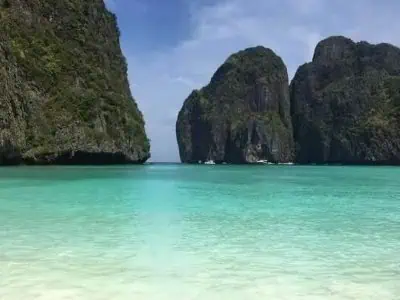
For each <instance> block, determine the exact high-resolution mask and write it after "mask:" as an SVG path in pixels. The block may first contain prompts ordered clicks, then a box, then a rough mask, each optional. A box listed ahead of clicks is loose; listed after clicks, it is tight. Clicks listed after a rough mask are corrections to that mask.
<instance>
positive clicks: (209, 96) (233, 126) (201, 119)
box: [176, 47, 293, 164]
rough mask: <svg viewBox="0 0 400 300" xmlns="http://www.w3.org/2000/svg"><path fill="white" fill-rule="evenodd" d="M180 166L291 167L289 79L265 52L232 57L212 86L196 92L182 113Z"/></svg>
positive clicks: (277, 61) (178, 131) (280, 63)
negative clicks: (260, 164) (264, 163)
mask: <svg viewBox="0 0 400 300" xmlns="http://www.w3.org/2000/svg"><path fill="white" fill-rule="evenodd" d="M176 134H177V139H178V145H179V152H180V157H181V160H182V162H185V163H198V162H206V161H214V162H216V163H222V162H226V163H238V164H241V163H256V162H258V161H261V160H263V161H264V160H265V161H270V162H290V161H292V159H293V139H292V137H293V134H292V123H291V119H290V99H289V86H288V74H287V70H286V66H285V64H284V63H283V61H282V59H281V58H280V57H279V56H277V55H276V54H275V53H274V52H273V51H272V50H270V49H267V48H264V47H255V48H249V49H246V50H243V51H240V52H238V53H236V54H233V55H232V56H230V57H229V58H228V59H227V60H226V61H225V63H224V64H223V65H222V66H220V67H219V68H218V70H217V71H216V73H215V74H214V75H213V77H212V79H211V81H210V83H209V84H208V85H207V86H206V87H204V88H202V89H201V90H195V91H193V92H192V93H191V95H190V96H189V97H188V99H186V101H185V103H184V105H183V107H182V109H181V111H180V112H179V116H178V120H177V124H176Z"/></svg>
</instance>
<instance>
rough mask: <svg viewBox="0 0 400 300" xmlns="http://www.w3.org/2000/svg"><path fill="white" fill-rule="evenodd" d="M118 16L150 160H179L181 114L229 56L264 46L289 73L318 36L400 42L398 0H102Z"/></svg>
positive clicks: (306, 55) (309, 53)
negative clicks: (177, 128)
mask: <svg viewBox="0 0 400 300" xmlns="http://www.w3.org/2000/svg"><path fill="white" fill-rule="evenodd" d="M105 2H106V5H107V7H108V8H109V9H110V10H111V11H113V12H114V13H115V14H116V16H117V19H118V25H119V28H120V30H121V45H122V50H123V52H124V55H125V57H126V58H127V62H128V69H129V81H130V85H131V89H132V94H133V96H134V98H135V100H136V101H137V103H138V105H139V108H140V110H141V111H142V113H143V115H144V118H145V121H146V131H147V134H148V136H149V138H150V140H151V154H152V159H151V160H152V161H158V162H160V161H162V162H168V161H172V162H174V161H179V154H178V147H177V143H176V136H175V123H176V118H177V114H178V112H179V110H180V108H181V107H182V104H183V102H184V100H185V99H186V98H187V96H188V95H189V94H190V92H191V91H192V90H193V89H200V88H201V87H203V86H204V85H206V84H207V83H208V82H209V80H210V78H211V76H212V74H213V73H214V72H215V71H216V69H217V68H218V66H219V65H221V64H222V63H223V62H224V61H225V60H226V59H227V58H228V56H229V55H231V54H232V53H234V52H237V51H239V50H242V49H245V48H248V47H253V46H257V45H262V46H265V47H268V48H271V49H272V50H274V51H275V52H276V53H277V54H278V55H279V56H281V57H282V59H283V60H284V62H285V63H286V66H287V68H288V72H289V79H291V78H292V77H293V75H294V73H295V72H296V69H297V68H298V66H300V65H301V64H303V63H305V62H307V61H310V60H311V58H312V54H313V51H314V48H315V46H316V44H317V43H318V41H320V40H321V39H324V38H326V37H328V36H331V35H345V36H347V37H350V38H352V39H353V40H355V41H360V40H366V41H369V42H371V43H379V42H388V43H392V44H395V45H397V46H400V18H399V17H398V15H399V12H400V1H399V0H379V1H378V0H105Z"/></svg>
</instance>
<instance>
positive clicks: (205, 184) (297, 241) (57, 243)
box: [0, 165, 400, 300]
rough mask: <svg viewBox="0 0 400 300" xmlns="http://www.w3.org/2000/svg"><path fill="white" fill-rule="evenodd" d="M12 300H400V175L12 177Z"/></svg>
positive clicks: (6, 252)
mask: <svg viewBox="0 0 400 300" xmlns="http://www.w3.org/2000/svg"><path fill="white" fill-rule="evenodd" d="M0 299H1V300H4V299H18V300H19V299H52V300H58V299H107V300H108V299H135V300H136V299H139V300H140V299H157V300H158V299H160V300H162V299H165V300H172V299H185V300H186V299H207V300H208V299H210V300H212V299H374V300H375V299H385V300H388V299H400V168H386V167H300V166H279V167H275V166H259V167H258V166H255V167H250V166H243V167H235V166H180V165H146V166H135V167H107V168H105V167H104V168H103V167H98V168H97V167H50V168H35V167H34V168H3V169H0Z"/></svg>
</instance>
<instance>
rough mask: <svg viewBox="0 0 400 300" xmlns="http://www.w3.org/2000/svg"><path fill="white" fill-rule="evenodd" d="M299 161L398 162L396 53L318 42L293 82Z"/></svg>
mask: <svg viewBox="0 0 400 300" xmlns="http://www.w3.org/2000/svg"><path fill="white" fill-rule="evenodd" d="M290 89H291V92H290V93H291V110H292V111H291V115H292V121H293V130H294V139H295V141H296V161H297V162H299V163H345V164H400V49H399V48H396V47H394V46H392V45H389V44H378V45H371V44H369V43H366V42H360V43H355V42H353V41H352V40H350V39H348V38H345V37H340V36H337V37H330V38H328V39H325V40H323V41H321V42H320V43H319V44H318V45H317V47H316V49H315V53H314V57H313V60H312V62H311V63H307V64H305V65H303V66H301V67H300V68H299V69H298V71H297V73H296V75H295V77H294V79H293V81H292V83H291V87H290Z"/></svg>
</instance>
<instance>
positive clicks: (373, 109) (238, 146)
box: [176, 36, 400, 165]
mask: <svg viewBox="0 0 400 300" xmlns="http://www.w3.org/2000/svg"><path fill="white" fill-rule="evenodd" d="M289 94H290V97H289ZM289 94H288V87H287V73H286V67H285V65H284V63H283V62H282V60H281V59H280V58H279V57H278V56H277V55H275V54H274V53H273V52H272V50H269V49H266V48H263V47H256V48H250V49H247V50H244V51H241V52H239V53H237V54H234V55H232V56H231V57H230V58H229V59H228V60H227V61H226V62H225V63H224V64H223V65H222V66H221V67H220V68H219V69H218V71H217V72H216V73H215V74H214V76H213V77H212V79H211V82H210V84H209V85H207V86H206V87H204V88H202V89H201V90H199V91H193V92H192V94H191V95H190V96H189V98H188V99H186V101H185V102H184V105H183V107H182V109H181V111H180V113H179V116H178V120H177V126H176V131H177V132H176V133H177V139H178V144H179V151H180V156H181V160H182V162H186V163H197V162H205V161H210V160H212V161H215V162H217V163H218V162H227V163H255V162H259V161H260V160H261V161H264V160H265V161H269V162H274V163H282V162H289V161H291V160H292V159H293V161H295V162H297V163H300V164H310V163H313V164H314V163H315V164H388V165H398V164H400V49H399V48H397V47H395V46H393V45H390V44H384V43H383V44H378V45H373V44H369V43H367V42H358V43H356V42H354V41H352V40H351V39H348V38H345V37H342V36H333V37H329V38H327V39H325V40H323V41H321V42H319V43H318V45H317V46H316V49H315V53H314V57H313V60H312V62H310V63H306V64H304V65H302V66H301V67H300V68H299V69H298V70H297V72H296V74H295V76H294V78H293V80H292V82H291V84H290V93H289ZM289 99H290V100H289ZM292 128H293V129H292Z"/></svg>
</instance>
